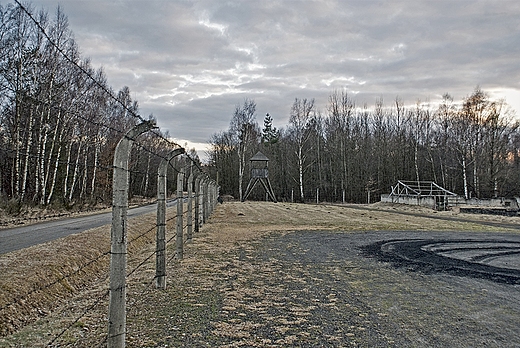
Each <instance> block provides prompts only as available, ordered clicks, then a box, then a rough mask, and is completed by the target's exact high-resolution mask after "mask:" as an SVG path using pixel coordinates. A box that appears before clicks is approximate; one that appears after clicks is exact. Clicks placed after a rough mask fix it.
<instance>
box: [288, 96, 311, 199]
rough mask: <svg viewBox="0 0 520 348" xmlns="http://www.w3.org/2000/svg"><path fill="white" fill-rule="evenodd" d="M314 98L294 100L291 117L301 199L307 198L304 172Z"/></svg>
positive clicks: (290, 126)
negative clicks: (308, 128)
mask: <svg viewBox="0 0 520 348" xmlns="http://www.w3.org/2000/svg"><path fill="white" fill-rule="evenodd" d="M314 112H315V108H314V99H310V100H308V99H306V98H304V99H298V98H296V99H295V100H294V103H293V106H292V108H291V116H290V117H289V131H290V133H291V138H292V140H293V142H294V143H295V144H296V150H295V152H296V161H297V163H296V165H297V168H298V186H299V189H300V200H301V201H302V202H303V201H304V200H305V195H304V187H303V173H304V168H305V163H306V159H307V155H306V154H305V153H304V151H303V150H304V146H305V145H306V144H307V141H308V140H309V135H310V133H309V132H307V126H308V124H309V122H310V120H311V118H312V116H313V115H314Z"/></svg>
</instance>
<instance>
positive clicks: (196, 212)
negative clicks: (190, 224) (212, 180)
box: [194, 173, 204, 232]
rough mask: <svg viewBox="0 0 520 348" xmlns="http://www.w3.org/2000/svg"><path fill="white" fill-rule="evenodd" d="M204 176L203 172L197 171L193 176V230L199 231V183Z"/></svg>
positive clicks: (200, 183)
mask: <svg viewBox="0 0 520 348" xmlns="http://www.w3.org/2000/svg"><path fill="white" fill-rule="evenodd" d="M203 178H204V174H203V173H199V174H197V177H196V178H195V213H194V215H195V217H194V220H195V232H199V231H200V211H201V209H200V208H201V207H200V197H201V191H202V190H201V185H202V180H203Z"/></svg>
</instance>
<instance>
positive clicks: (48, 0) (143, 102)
mask: <svg viewBox="0 0 520 348" xmlns="http://www.w3.org/2000/svg"><path fill="white" fill-rule="evenodd" d="M31 3H32V4H33V6H34V7H36V8H42V7H43V8H45V9H47V10H48V12H49V13H50V14H52V15H53V14H54V13H55V10H56V8H57V6H58V4H60V5H61V7H62V9H63V11H64V12H65V14H66V15H67V16H68V18H69V25H70V28H71V29H72V31H73V32H74V35H75V38H76V41H77V43H78V45H79V47H80V50H81V53H82V57H90V58H91V60H92V65H93V66H94V67H96V68H98V67H103V68H104V69H105V71H106V74H107V76H108V81H109V84H110V85H111V86H112V87H113V88H114V89H115V90H119V89H120V88H121V87H123V86H128V87H129V88H130V90H131V91H132V96H133V98H134V99H136V100H138V102H139V104H140V113H141V115H142V116H144V117H146V116H148V115H149V114H151V113H153V114H154V116H155V117H156V118H157V120H158V123H159V126H160V127H161V129H162V130H168V131H169V132H170V135H171V136H172V137H173V138H175V139H176V140H177V141H178V142H179V143H180V144H181V145H184V142H185V141H189V146H190V147H192V146H194V144H196V147H197V148H198V149H204V147H205V145H199V144H200V143H202V144H203V143H207V142H208V141H209V139H210V137H211V135H212V134H213V133H216V132H219V131H221V130H226V129H228V126H229V122H230V120H231V116H232V113H233V110H234V107H235V105H237V104H242V103H243V101H244V98H250V99H254V100H255V101H256V104H257V120H258V122H259V124H260V125H262V122H263V118H264V115H265V114H266V113H267V112H269V113H270V114H271V116H272V117H273V119H274V125H275V126H276V127H284V126H285V125H287V121H288V118H289V112H290V108H291V106H292V104H293V102H294V99H295V98H315V100H316V104H317V106H318V107H319V109H320V110H322V111H323V112H324V113H325V112H326V104H327V99H328V96H329V95H330V94H331V92H332V91H334V90H335V89H336V90H337V89H346V90H347V92H348V93H349V94H350V95H351V96H352V97H353V98H354V99H355V101H356V103H357V104H359V105H362V104H364V103H367V104H369V105H373V104H374V103H375V100H376V98H378V97H383V99H384V101H385V104H391V103H392V101H393V100H394V99H395V98H396V96H399V97H400V98H401V99H403V100H404V102H405V103H406V104H414V103H415V102H416V101H417V100H418V99H420V100H422V101H425V100H430V101H431V102H432V103H434V102H436V101H438V100H439V99H440V98H441V96H442V95H443V94H444V93H450V94H451V95H452V96H453V97H454V98H455V100H456V101H460V100H461V99H462V98H464V97H466V96H468V95H470V94H471V93H472V92H473V90H474V89H475V87H476V86H477V85H479V86H480V87H481V88H482V89H484V90H485V91H487V92H489V93H490V95H491V97H493V98H500V97H505V98H506V101H507V102H508V103H509V104H510V105H512V106H513V107H514V108H515V109H516V110H518V111H520V1H518V0H511V1H508V0H495V1H490V0H488V1H465V0H458V1H457V0H452V1H440V0H429V1H419V0H409V1H370V0H363V1H361V0H360V1H341V0H336V1H335V0H330V1H328V0H327V1H310V0H307V1H296V0H294V1H271V0H250V1H224V0H222V1H221V0H218V1H216V0H204V1H188V0H186V1H182V0H106V1H101V0H33V1H31Z"/></svg>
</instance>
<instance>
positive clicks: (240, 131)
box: [229, 99, 260, 200]
mask: <svg viewBox="0 0 520 348" xmlns="http://www.w3.org/2000/svg"><path fill="white" fill-rule="evenodd" d="M255 112H256V103H255V101H254V100H252V99H245V100H244V104H243V105H236V106H235V111H234V112H233V117H232V119H231V124H230V127H229V131H230V134H231V135H232V137H233V139H234V141H235V143H236V146H237V155H238V196H239V199H240V200H242V197H243V192H242V191H243V189H242V185H243V181H244V171H245V167H246V155H247V154H248V150H249V153H250V151H251V147H252V146H253V145H254V146H257V143H258V137H259V135H260V131H259V128H258V124H257V123H256V115H255Z"/></svg>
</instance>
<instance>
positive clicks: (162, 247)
mask: <svg viewBox="0 0 520 348" xmlns="http://www.w3.org/2000/svg"><path fill="white" fill-rule="evenodd" d="M182 153H184V149H183V148H179V149H175V150H173V151H172V152H170V153H169V154H168V156H167V157H166V158H163V159H162V160H161V163H160V164H159V169H158V171H157V233H156V246H155V287H156V288H158V289H166V194H167V191H166V187H167V185H166V182H167V174H168V165H169V163H170V161H171V160H172V159H173V158H174V157H176V156H178V155H180V154H182Z"/></svg>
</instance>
